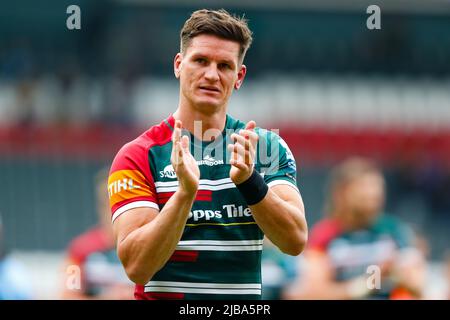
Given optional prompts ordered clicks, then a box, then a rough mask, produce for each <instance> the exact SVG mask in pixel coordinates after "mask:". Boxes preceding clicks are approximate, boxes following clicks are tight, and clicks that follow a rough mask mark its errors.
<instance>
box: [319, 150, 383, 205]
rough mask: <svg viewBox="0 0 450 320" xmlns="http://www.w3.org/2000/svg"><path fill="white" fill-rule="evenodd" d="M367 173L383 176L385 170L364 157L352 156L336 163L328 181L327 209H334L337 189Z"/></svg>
mask: <svg viewBox="0 0 450 320" xmlns="http://www.w3.org/2000/svg"><path fill="white" fill-rule="evenodd" d="M366 174H375V175H379V176H381V177H383V172H382V171H381V169H380V168H379V167H378V166H377V164H376V163H375V162H373V161H372V160H370V159H367V158H362V157H351V158H348V159H346V160H344V161H343V162H341V163H339V164H338V165H336V166H335V167H334V168H333V169H332V170H331V173H330V176H329V180H328V183H327V194H326V198H327V199H326V201H325V211H326V212H328V213H331V212H332V211H333V210H334V204H333V195H334V193H335V192H336V191H338V190H341V189H342V188H345V187H346V186H347V185H349V184H350V183H351V182H353V181H355V180H356V179H358V178H359V177H361V176H364V175H366Z"/></svg>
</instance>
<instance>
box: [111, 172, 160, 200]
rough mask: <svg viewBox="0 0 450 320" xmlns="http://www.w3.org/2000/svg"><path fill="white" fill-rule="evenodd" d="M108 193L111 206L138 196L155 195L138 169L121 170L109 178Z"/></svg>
mask: <svg viewBox="0 0 450 320" xmlns="http://www.w3.org/2000/svg"><path fill="white" fill-rule="evenodd" d="M108 195H109V202H110V205H111V207H112V206H114V205H115V204H117V203H119V202H121V201H124V200H129V199H133V198H136V197H152V198H153V197H154V195H153V193H152V191H151V190H150V186H149V185H148V183H147V182H146V179H145V177H144V175H143V174H142V173H141V172H139V171H138V170H119V171H116V172H114V173H112V174H111V175H110V176H109V179H108Z"/></svg>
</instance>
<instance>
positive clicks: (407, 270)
mask: <svg viewBox="0 0 450 320" xmlns="http://www.w3.org/2000/svg"><path fill="white" fill-rule="evenodd" d="M329 197H330V199H329V203H328V208H327V209H328V213H329V217H326V218H325V219H323V220H322V221H319V222H318V223H317V224H316V225H315V226H314V228H313V229H312V231H311V233H310V238H309V244H308V248H307V249H306V251H305V260H306V267H305V270H304V271H303V272H302V275H301V277H299V279H298V281H297V282H296V284H295V285H294V286H292V288H290V289H289V290H288V292H287V294H286V297H287V298H290V299H363V298H367V299H410V298H421V291H422V287H423V285H424V281H425V273H424V271H425V268H424V267H425V265H424V258H423V255H422V253H421V252H420V250H418V249H416V248H415V247H414V245H415V243H416V240H415V238H414V235H413V232H412V230H410V229H409V228H408V227H407V226H406V225H405V224H403V223H402V222H400V221H398V220H397V219H394V218H393V217H389V216H387V215H385V214H383V213H382V209H383V205H384V199H385V191H384V178H383V176H382V173H381V172H380V171H379V169H378V168H377V167H376V166H375V165H374V164H372V163H371V162H369V161H368V160H364V159H349V160H347V161H344V162H343V163H342V164H340V165H339V166H337V167H336V168H335V169H334V171H333V172H332V175H331V181H330V190H329ZM377 283H378V284H377Z"/></svg>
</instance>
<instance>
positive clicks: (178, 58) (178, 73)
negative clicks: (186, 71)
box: [173, 52, 183, 79]
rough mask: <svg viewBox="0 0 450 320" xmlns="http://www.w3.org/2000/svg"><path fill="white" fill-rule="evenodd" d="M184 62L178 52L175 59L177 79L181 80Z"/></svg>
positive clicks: (174, 65)
mask: <svg viewBox="0 0 450 320" xmlns="http://www.w3.org/2000/svg"><path fill="white" fill-rule="evenodd" d="M182 61H183V55H182V54H181V53H180V52H178V53H177V55H176V56H175V58H174V59H173V73H174V74H175V78H177V79H179V78H180V71H181V62H182Z"/></svg>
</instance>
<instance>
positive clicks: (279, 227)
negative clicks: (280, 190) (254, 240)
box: [250, 189, 308, 255]
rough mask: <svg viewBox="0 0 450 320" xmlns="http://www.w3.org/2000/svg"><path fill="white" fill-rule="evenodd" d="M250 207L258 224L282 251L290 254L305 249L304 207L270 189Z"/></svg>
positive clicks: (305, 226)
mask: <svg viewBox="0 0 450 320" xmlns="http://www.w3.org/2000/svg"><path fill="white" fill-rule="evenodd" d="M250 209H251V210H252V214H253V218H254V219H255V221H256V223H257V224H258V226H259V227H260V228H261V230H262V231H263V232H264V234H265V235H266V236H267V237H268V238H269V239H270V240H271V241H272V242H273V243H274V244H275V245H276V246H277V247H278V248H280V250H281V251H283V252H284V253H287V254H290V255H298V254H300V253H301V252H302V251H303V249H304V247H305V245H306V241H307V237H308V230H307V224H306V219H305V215H304V211H303V210H302V209H300V208H297V207H296V206H294V205H293V204H291V203H289V202H287V201H284V200H283V199H281V198H280V197H279V196H278V195H277V194H276V193H275V192H273V191H272V190H270V189H269V191H268V192H267V194H266V196H265V197H264V199H263V200H261V201H260V202H259V203H257V204H255V205H252V206H250Z"/></svg>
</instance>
